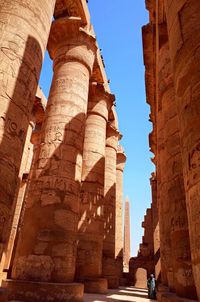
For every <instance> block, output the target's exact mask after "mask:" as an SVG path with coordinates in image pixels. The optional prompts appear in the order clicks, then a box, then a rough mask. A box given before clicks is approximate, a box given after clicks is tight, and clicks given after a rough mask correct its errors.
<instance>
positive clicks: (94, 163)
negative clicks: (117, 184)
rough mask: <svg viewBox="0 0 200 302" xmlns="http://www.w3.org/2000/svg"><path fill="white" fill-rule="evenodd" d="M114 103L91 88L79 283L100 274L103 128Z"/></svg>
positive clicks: (94, 86)
mask: <svg viewBox="0 0 200 302" xmlns="http://www.w3.org/2000/svg"><path fill="white" fill-rule="evenodd" d="M113 101H114V96H113V95H111V94H109V93H106V92H105V89H104V87H103V86H102V85H98V84H96V83H92V84H91V85H90V92H89V103H88V112H87V119H86V127H85V140H84V148H83V150H84V151H83V168H82V188H81V205H80V220H79V225H78V240H79V242H78V257H77V263H76V275H77V278H78V279H81V278H86V277H100V276H101V274H102V248H103V196H104V173H105V143H106V126H107V121H108V113H109V111H110V108H111V105H112V104H113Z"/></svg>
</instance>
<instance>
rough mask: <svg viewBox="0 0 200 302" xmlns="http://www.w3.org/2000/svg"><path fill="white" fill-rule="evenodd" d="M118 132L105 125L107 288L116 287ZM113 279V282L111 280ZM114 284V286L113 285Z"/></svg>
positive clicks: (105, 268)
mask: <svg viewBox="0 0 200 302" xmlns="http://www.w3.org/2000/svg"><path fill="white" fill-rule="evenodd" d="M119 137H120V135H119V131H118V130H117V129H116V128H115V127H114V126H112V125H111V124H110V123H108V125H107V138H106V153H105V178H104V233H103V234H104V239H103V267H102V270H103V275H104V276H105V277H106V278H107V279H108V286H109V287H117V284H118V281H117V278H118V277H117V276H116V269H115V266H116V260H115V220H116V164H117V144H118V139H119ZM114 279H115V282H113V280H114ZM109 281H110V282H109ZM114 283H115V284H114Z"/></svg>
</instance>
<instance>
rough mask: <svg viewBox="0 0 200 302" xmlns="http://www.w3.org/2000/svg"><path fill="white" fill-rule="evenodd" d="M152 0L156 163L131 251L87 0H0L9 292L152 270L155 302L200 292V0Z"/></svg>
mask: <svg viewBox="0 0 200 302" xmlns="http://www.w3.org/2000/svg"><path fill="white" fill-rule="evenodd" d="M144 1H145V0H144ZM145 2H146V8H147V10H148V12H149V23H148V24H147V25H144V27H143V28H142V36H143V52H144V65H145V83H146V98H147V103H148V104H149V105H150V121H151V122H152V128H153V130H152V132H151V133H150V135H149V144H150V150H151V152H152V153H153V158H152V161H153V163H154V165H155V171H154V172H153V173H152V175H151V178H150V185H151V190H152V202H151V207H150V208H148V209H147V211H146V215H145V217H144V221H143V223H142V227H143V228H144V236H143V238H142V242H141V244H140V247H139V251H138V255H137V256H136V257H131V258H130V221H129V215H130V214H129V202H128V200H126V203H125V211H124V214H125V219H124V220H125V223H124V224H125V228H124V230H125V232H124V238H123V173H124V167H125V163H126V154H125V151H124V149H123V146H121V145H120V139H121V138H122V134H121V133H120V131H119V125H118V117H117V113H116V108H115V106H116V102H117V100H115V95H114V94H113V93H111V91H110V87H109V81H108V79H107V76H106V72H105V66H104V60H103V57H102V55H101V51H100V48H99V46H98V41H97V40H96V35H95V30H94V28H93V25H92V24H91V21H90V13H89V10H88V5H87V1H86V0H43V1H41V0H35V1H31V0H23V1H19V0H13V1H3V0H0V40H1V49H0V57H1V60H0V84H1V85H0V91H1V93H0V100H1V102H0V302H7V301H20V302H47V301H51V302H69V301H70V302H81V301H83V294H84V292H87V293H95V294H102V295H103V294H106V293H107V291H108V289H117V288H118V287H119V286H120V285H132V286H136V287H139V288H146V278H147V277H148V276H149V275H150V274H151V273H154V274H155V277H156V280H157V299H158V301H159V302H181V301H184V302H186V301H188V302H189V301H192V300H193V301H197V300H199V301H200V227H199V226H200V218H199V216H200V164H199V161H200V159H199V158H200V155H199V153H200V130H199V129H198V127H199V126H200V118H199V112H200V110H199V107H200V104H199V103H198V101H199V98H200V67H199V66H200V2H199V1H198V0H146V1H145ZM46 51H48V53H49V56H50V58H51V60H52V62H53V77H52V83H51V88H50V93H49V98H48V100H47V99H46V97H45V96H44V94H43V92H42V89H41V88H40V87H39V79H40V72H41V68H42V65H43V60H44V55H45V52H46Z"/></svg>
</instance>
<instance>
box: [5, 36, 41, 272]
mask: <svg viewBox="0 0 200 302" xmlns="http://www.w3.org/2000/svg"><path fill="white" fill-rule="evenodd" d="M22 47H23V45H21V44H20V43H19V44H17V42H14V41H12V42H10V44H9V47H3V46H2V47H1V49H0V57H1V62H3V63H1V64H2V65H1V66H2V69H1V71H0V87H1V116H0V130H1V138H0V139H1V142H0V179H1V181H0V259H1V262H0V273H1V270H3V266H4V261H5V257H6V245H7V243H8V238H9V235H10V231H11V223H12V219H13V214H14V210H15V203H14V202H15V199H14V197H15V194H16V193H17V192H16V191H17V190H18V185H19V179H18V174H19V168H20V164H21V159H22V154H23V149H24V144H25V138H26V133H27V129H28V125H29V120H30V115H31V111H32V106H33V103H34V98H35V95H36V90H37V85H38V80H39V74H40V70H41V66H42V61H43V58H42V51H41V48H40V45H39V43H38V42H37V40H35V38H33V37H31V36H29V37H28V39H27V41H26V47H25V51H24V54H23V57H22V58H21V57H20V48H22ZM16 70H19V72H18V74H16Z"/></svg>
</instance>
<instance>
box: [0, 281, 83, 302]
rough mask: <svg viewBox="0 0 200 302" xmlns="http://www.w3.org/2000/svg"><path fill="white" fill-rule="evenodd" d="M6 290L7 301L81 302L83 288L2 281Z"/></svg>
mask: <svg viewBox="0 0 200 302" xmlns="http://www.w3.org/2000/svg"><path fill="white" fill-rule="evenodd" d="M2 287H3V288H6V289H7V290H8V301H10V300H17V301H21V302H47V301H51V302H69V301H70V302H82V301H83V292H84V286H83V284H81V283H48V282H32V281H21V280H3V282H2Z"/></svg>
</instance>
